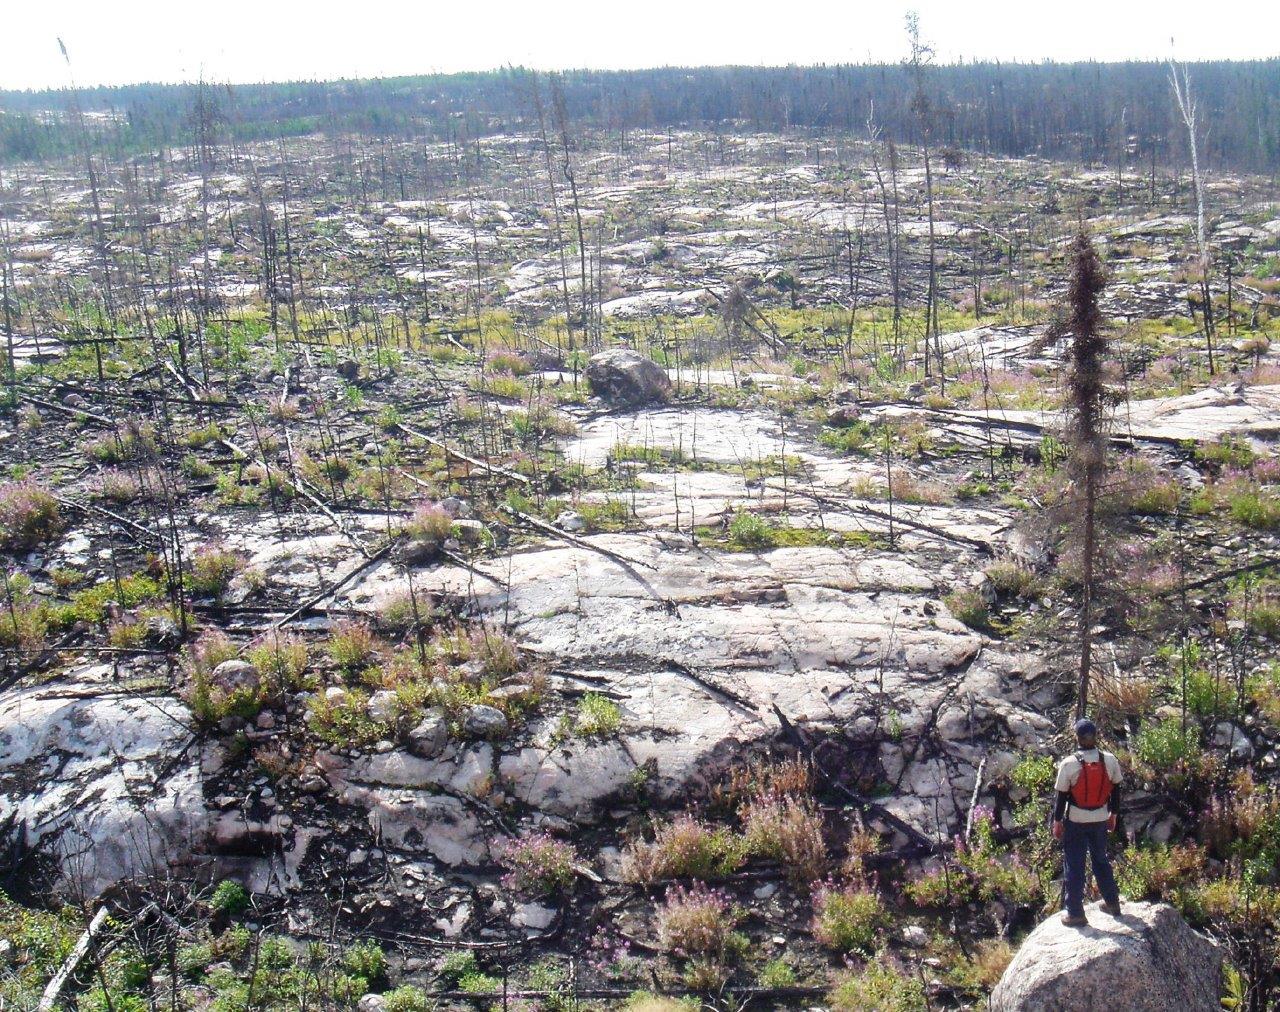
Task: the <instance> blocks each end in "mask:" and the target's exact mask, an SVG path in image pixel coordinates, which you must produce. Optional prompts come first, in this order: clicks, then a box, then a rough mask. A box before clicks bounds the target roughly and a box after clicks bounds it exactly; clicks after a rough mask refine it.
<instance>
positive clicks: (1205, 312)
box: [1169, 58, 1217, 376]
mask: <svg viewBox="0 0 1280 1012" xmlns="http://www.w3.org/2000/svg"><path fill="white" fill-rule="evenodd" d="M1179 73H1181V77H1179ZM1169 83H1170V84H1171V85H1173V97H1174V100H1175V101H1176V102H1177V103H1178V115H1179V116H1181V117H1182V124H1183V126H1185V127H1186V128H1187V144H1188V146H1189V147H1190V149H1191V181H1192V183H1193V184H1194V186H1195V192H1196V251H1197V253H1198V254H1199V261H1200V299H1201V305H1200V312H1201V314H1202V316H1203V318H1204V346H1205V350H1206V351H1207V352H1208V355H1209V375H1210V376H1213V375H1214V374H1215V373H1216V372H1217V370H1216V369H1215V368H1214V361H1213V293H1212V292H1211V291H1210V290H1209V267H1210V260H1209V240H1208V239H1207V238H1206V236H1205V228H1204V178H1203V176H1201V174H1200V148H1199V144H1198V143H1197V141H1196V102H1195V99H1194V98H1192V96H1191V78H1190V77H1189V76H1188V75H1187V68H1186V67H1185V66H1184V67H1179V66H1178V65H1177V64H1176V63H1175V62H1174V61H1173V59H1172V58H1171V59H1170V60H1169ZM1193 322H1194V321H1193Z"/></svg>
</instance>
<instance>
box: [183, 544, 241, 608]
mask: <svg viewBox="0 0 1280 1012" xmlns="http://www.w3.org/2000/svg"><path fill="white" fill-rule="evenodd" d="M244 567H245V559H244V556H242V555H240V554H239V553H238V552H232V551H227V550H225V549H221V548H205V549H202V550H201V551H198V552H196V554H195V555H194V556H193V557H192V558H191V563H190V568H189V569H188V570H187V574H186V576H187V581H186V582H187V589H188V590H190V591H191V593H193V594H196V595H198V596H200V597H221V596H222V595H223V594H224V593H226V590H227V587H229V586H230V585H231V581H232V580H233V579H235V576H236V574H237V573H239V572H240V570H242V569H244Z"/></svg>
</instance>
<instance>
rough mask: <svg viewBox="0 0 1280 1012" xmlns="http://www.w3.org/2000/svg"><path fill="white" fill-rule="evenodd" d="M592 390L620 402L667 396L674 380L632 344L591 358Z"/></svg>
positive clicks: (610, 400)
mask: <svg viewBox="0 0 1280 1012" xmlns="http://www.w3.org/2000/svg"><path fill="white" fill-rule="evenodd" d="M587 383H588V384H589V385H590V386H591V392H592V393H594V394H595V395H596V396H598V397H602V398H604V400H606V401H609V402H611V403H616V404H628V405H638V404H648V403H650V402H652V401H661V400H666V397H667V392H668V391H669V390H670V389H671V380H670V379H668V378H667V374H666V373H665V372H663V370H662V369H661V368H660V367H659V366H658V365H657V364H656V363H654V362H653V361H652V360H650V359H648V358H645V357H644V356H643V355H641V354H640V353H639V352H636V351H631V350H630V349H629V348H611V349H609V350H608V351H602V352H600V354H598V355H593V356H591V360H590V361H589V362H587Z"/></svg>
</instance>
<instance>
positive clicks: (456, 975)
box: [436, 949, 480, 985]
mask: <svg viewBox="0 0 1280 1012" xmlns="http://www.w3.org/2000/svg"><path fill="white" fill-rule="evenodd" d="M436 972H437V974H438V976H439V977H440V980H441V981H442V982H443V983H445V984H452V985H456V984H457V983H458V981H460V980H462V978H463V977H470V976H472V975H474V974H478V973H479V972H480V964H479V963H478V962H476V954H475V953H474V952H470V951H469V950H466V949H459V950H458V951H456V952H451V953H449V954H448V955H447V956H445V957H444V962H442V963H441V964H440V969H439V970H438V971H436Z"/></svg>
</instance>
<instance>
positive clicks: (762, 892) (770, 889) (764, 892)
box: [752, 882, 778, 900]
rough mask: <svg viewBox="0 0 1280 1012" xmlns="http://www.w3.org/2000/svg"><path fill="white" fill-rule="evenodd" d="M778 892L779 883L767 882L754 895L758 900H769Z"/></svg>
mask: <svg viewBox="0 0 1280 1012" xmlns="http://www.w3.org/2000/svg"><path fill="white" fill-rule="evenodd" d="M777 891H778V883H777V882H766V883H765V884H764V885H762V886H761V887H760V888H759V889H757V890H756V891H755V892H754V893H753V894H752V895H754V896H755V898H756V899H758V900H767V899H768V898H769V897H770V896H772V895H773V894H774V893H776V892H777Z"/></svg>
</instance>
